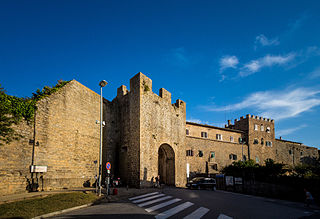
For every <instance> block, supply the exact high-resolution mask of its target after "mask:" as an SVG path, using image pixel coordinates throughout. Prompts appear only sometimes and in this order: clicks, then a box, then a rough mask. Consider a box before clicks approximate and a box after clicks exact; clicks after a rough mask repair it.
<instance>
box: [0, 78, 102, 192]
mask: <svg viewBox="0 0 320 219" xmlns="http://www.w3.org/2000/svg"><path fill="white" fill-rule="evenodd" d="M99 110H100V99H99V95H98V94H96V93H94V92H93V91H91V90H90V89H88V88H87V87H85V86H83V85H81V84H80V83H79V82H77V81H71V82H69V83H68V84H67V85H65V86H64V87H63V88H61V89H60V90H59V91H57V92H56V93H54V94H52V95H50V96H48V97H46V98H44V99H41V100H40V101H39V102H38V103H37V111H36V114H35V123H34V128H35V130H33V126H26V125H24V124H21V126H20V128H19V129H18V130H20V131H21V132H23V133H22V134H23V135H25V138H23V139H21V140H20V141H16V142H12V143H11V144H9V145H5V146H4V147H3V148H1V149H0V150H3V151H1V155H4V154H7V156H2V157H1V166H2V165H3V164H7V165H5V166H4V167H3V166H2V167H1V169H2V175H1V181H3V179H4V178H5V181H7V184H9V186H8V185H6V184H5V183H2V184H1V185H0V187H1V191H4V193H1V194H2V195H3V194H10V193H17V192H20V191H25V189H26V181H27V178H28V179H29V180H30V181H31V174H30V172H29V170H30V169H29V167H30V165H31V162H32V145H29V143H28V142H29V139H34V140H35V142H38V144H37V145H38V146H35V150H34V162H33V164H34V165H40V166H47V172H46V173H43V174H40V173H38V174H33V178H35V179H34V180H35V181H39V186H40V189H42V188H43V189H44V190H51V189H62V188H72V187H81V186H83V183H85V182H86V181H90V182H91V183H92V182H94V176H95V174H96V172H97V165H95V164H94V161H95V160H98V158H99V126H98V125H97V124H96V120H99ZM9 150H10V152H9ZM2 152H3V153H2ZM23 179H24V180H23ZM42 179H43V180H42ZM23 181H24V182H23ZM3 185H6V186H3ZM6 188H9V189H8V190H7V191H5V189H6ZM11 188H12V189H11Z"/></svg>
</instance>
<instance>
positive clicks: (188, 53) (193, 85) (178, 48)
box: [0, 0, 320, 148]
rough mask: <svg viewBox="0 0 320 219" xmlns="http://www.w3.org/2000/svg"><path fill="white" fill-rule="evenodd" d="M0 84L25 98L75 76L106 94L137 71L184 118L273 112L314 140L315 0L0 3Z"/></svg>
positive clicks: (318, 6) (282, 130) (286, 133)
mask: <svg viewBox="0 0 320 219" xmlns="http://www.w3.org/2000/svg"><path fill="white" fill-rule="evenodd" d="M0 4H1V7H0V31H1V34H0V74H1V80H0V83H1V84H2V86H3V87H4V88H5V89H6V90H7V93H8V94H11V95H16V96H20V97H26V96H31V94H32V92H35V90H36V89H37V88H42V87H43V86H45V85H49V86H52V85H55V84H56V82H57V81H58V80H59V79H63V80H71V79H76V80H78V81H79V82H81V83H82V84H84V85H86V86H87V87H89V88H90V89H92V90H94V91H96V92H99V86H98V83H99V81H100V80H102V79H105V80H107V81H108V82H109V84H108V86H107V87H105V88H104V96H105V97H106V98H107V99H109V100H112V99H113V98H114V97H115V95H116V89H117V88H118V87H119V86H120V85H122V84H125V85H127V86H128V87H129V79H130V78H131V77H132V76H134V75H135V74H136V73H137V72H140V71H141V72H143V73H144V74H146V75H147V76H148V77H150V78H151V79H152V80H153V91H154V92H156V93H158V90H159V89H160V88H161V87H164V88H166V89H167V90H169V91H170V92H171V93H172V99H173V101H175V99H178V98H179V99H182V100H184V101H186V103H187V119H188V120H189V121H194V122H199V123H206V124H211V125H216V126H223V125H224V124H225V123H226V121H227V120H228V119H231V120H234V119H236V118H239V117H240V116H245V115H246V114H248V113H249V114H253V115H260V116H264V117H267V118H272V119H275V124H276V136H277V137H279V136H280V135H281V136H282V137H283V138H284V139H288V140H292V141H298V142H303V143H304V144H306V145H310V146H316V147H318V148H319V147H320V140H319V138H318V136H319V133H320V132H319V124H320V116H319V115H320V13H319V11H320V2H319V1H270V0H268V1H241V2H240V1H187V0H184V1H173V0H171V1H79V0H78V1H72V0H68V1H31V0H30V1H14V0H11V1H0Z"/></svg>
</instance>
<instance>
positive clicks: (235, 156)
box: [229, 154, 237, 160]
mask: <svg viewBox="0 0 320 219" xmlns="http://www.w3.org/2000/svg"><path fill="white" fill-rule="evenodd" d="M229 159H230V160H237V155H236V154H229Z"/></svg>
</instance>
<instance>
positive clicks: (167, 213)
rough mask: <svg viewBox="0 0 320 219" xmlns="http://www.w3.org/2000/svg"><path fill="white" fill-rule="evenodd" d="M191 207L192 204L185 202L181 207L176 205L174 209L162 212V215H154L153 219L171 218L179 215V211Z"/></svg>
mask: <svg viewBox="0 0 320 219" xmlns="http://www.w3.org/2000/svg"><path fill="white" fill-rule="evenodd" d="M192 205H193V203H192V202H185V203H183V204H181V205H178V206H176V207H174V208H171V209H169V210H167V211H165V212H162V213H160V214H158V215H156V216H155V218H156V219H165V218H168V217H171V216H172V215H174V214H176V213H179V212H180V211H183V210H184V209H186V208H189V207H190V206H192Z"/></svg>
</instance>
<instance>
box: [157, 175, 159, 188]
mask: <svg viewBox="0 0 320 219" xmlns="http://www.w3.org/2000/svg"><path fill="white" fill-rule="evenodd" d="M157 186H158V188H160V175H158V185H157Z"/></svg>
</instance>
